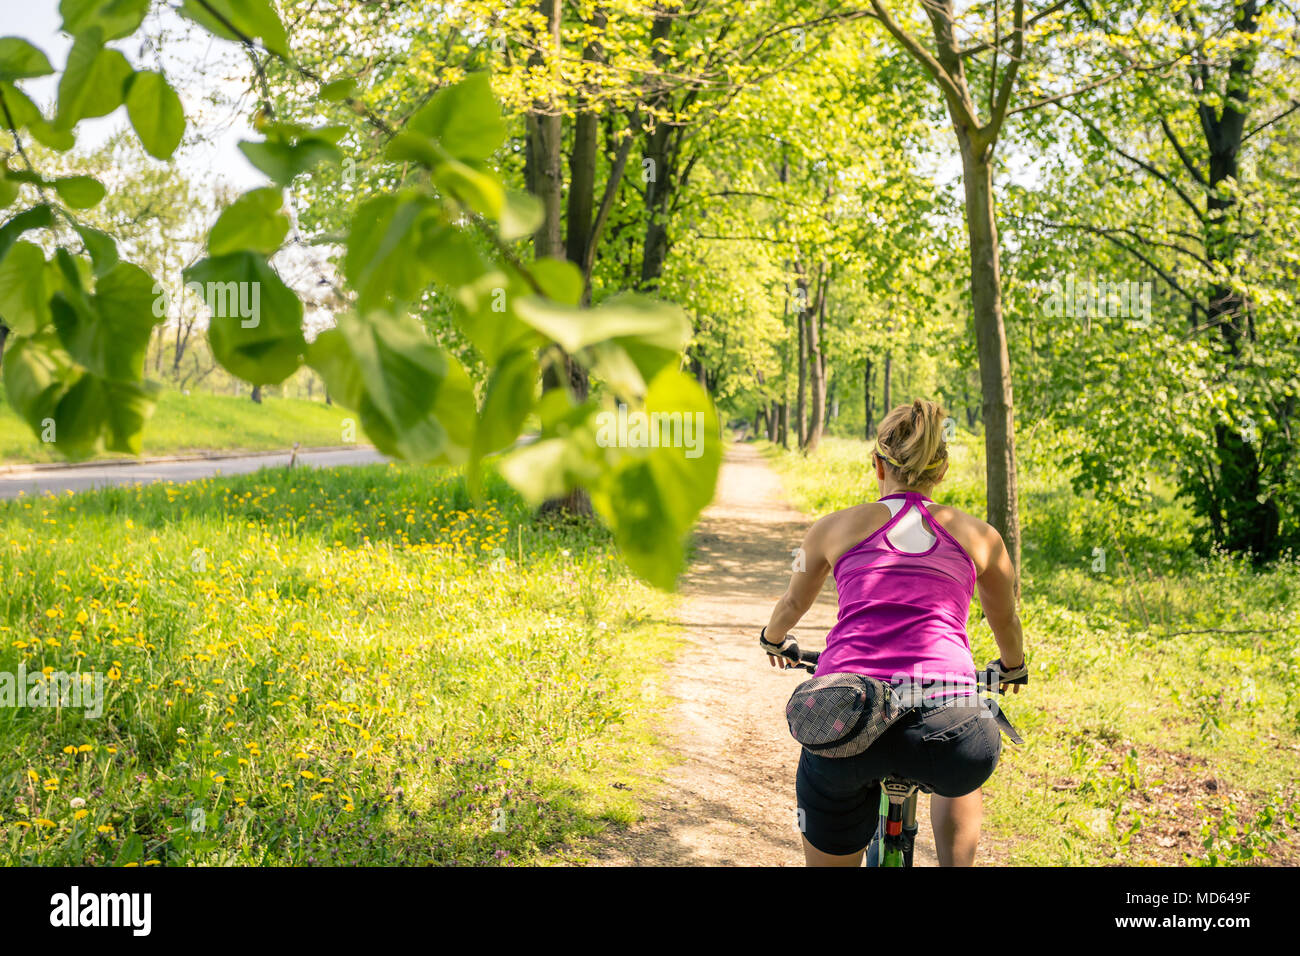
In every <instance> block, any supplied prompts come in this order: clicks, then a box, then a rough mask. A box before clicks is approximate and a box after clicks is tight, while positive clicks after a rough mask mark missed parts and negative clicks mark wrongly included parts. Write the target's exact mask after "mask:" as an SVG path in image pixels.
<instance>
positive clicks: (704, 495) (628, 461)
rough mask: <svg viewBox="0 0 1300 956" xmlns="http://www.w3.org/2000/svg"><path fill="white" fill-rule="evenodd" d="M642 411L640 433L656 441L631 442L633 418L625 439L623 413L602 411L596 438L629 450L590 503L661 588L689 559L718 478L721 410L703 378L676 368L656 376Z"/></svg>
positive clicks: (631, 562) (636, 567)
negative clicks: (691, 537)
mask: <svg viewBox="0 0 1300 956" xmlns="http://www.w3.org/2000/svg"><path fill="white" fill-rule="evenodd" d="M641 411H642V413H643V414H644V416H645V418H644V419H643V421H645V422H646V423H647V424H648V425H649V428H648V429H647V434H644V435H643V436H641V437H642V438H649V439H650V441H651V442H654V441H657V442H658V445H659V447H645V444H644V443H639V442H637V441H634V440H633V435H634V432H633V430H632V427H631V426H630V424H629V426H628V428H627V434H626V438H627V443H626V444H625V443H624V441H623V439H624V437H625V436H624V435H622V434H621V433H620V431H621V429H620V428H619V427H618V426H617V419H618V416H617V415H616V413H614V412H611V411H606V412H604V413H603V417H602V419H601V420H600V423H599V427H598V431H597V440H598V442H599V443H600V444H601V445H602V446H604V447H607V448H608V447H616V446H617V447H626V448H627V449H628V450H627V452H625V453H624V454H623V455H622V456H621V457H620V460H619V462H618V464H617V465H616V466H615V468H614V470H613V472H612V473H611V474H610V475H609V476H608V477H607V478H605V480H603V481H602V482H600V483H599V484H598V485H597V486H595V487H593V488H592V489H591V501H592V505H593V507H595V508H596V510H597V511H598V512H599V513H600V514H601V516H602V517H603V518H604V519H605V520H606V521H607V522H608V523H609V524H610V526H611V528H612V529H613V531H614V538H615V540H616V541H617V542H618V545H619V549H620V550H621V551H622V553H623V557H624V560H626V561H627V564H628V567H630V568H631V569H632V570H633V571H635V572H636V573H637V574H639V575H641V576H642V577H643V578H645V579H646V580H647V581H649V582H650V583H651V584H654V585H655V586H656V587H660V588H665V589H671V588H673V587H674V586H675V584H676V579H677V576H678V575H679V574H680V573H681V570H682V568H683V567H684V565H685V560H686V535H687V534H688V532H689V531H690V529H691V526H692V525H693V524H694V522H695V520H696V518H697V517H698V516H699V513H700V512H701V511H702V510H703V509H704V508H705V506H707V505H708V503H709V502H710V501H711V500H712V499H713V494H714V491H715V487H716V484H717V477H718V468H719V466H720V464H721V460H722V443H721V439H720V435H719V430H718V419H717V413H716V412H715V411H714V409H713V405H712V403H711V402H710V401H709V397H708V395H707V394H706V393H705V392H704V390H703V389H702V388H700V386H699V384H698V383H696V382H695V381H694V380H692V379H691V378H690V377H689V376H687V375H684V374H682V373H681V372H679V371H678V370H677V369H676V368H668V369H665V370H664V371H663V372H661V373H660V374H659V375H657V376H656V377H655V378H654V380H653V381H651V383H650V387H649V389H648V391H647V393H646V402H645V407H644V409H643V410H641ZM629 417H630V416H629ZM656 426H657V427H656ZM652 436H653V437H652Z"/></svg>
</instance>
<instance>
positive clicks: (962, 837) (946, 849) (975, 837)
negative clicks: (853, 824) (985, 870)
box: [805, 790, 984, 866]
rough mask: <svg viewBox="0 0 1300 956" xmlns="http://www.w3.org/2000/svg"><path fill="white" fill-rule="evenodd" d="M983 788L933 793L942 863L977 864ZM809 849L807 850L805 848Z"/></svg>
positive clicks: (933, 819)
mask: <svg viewBox="0 0 1300 956" xmlns="http://www.w3.org/2000/svg"><path fill="white" fill-rule="evenodd" d="M982 794H983V791H981V790H973V791H971V792H970V793H968V794H966V795H965V796H962V797H941V796H939V795H938V794H937V793H936V794H934V795H933V796H932V797H930V824H931V825H932V826H933V827H934V848H935V852H937V853H938V855H939V865H940V866H974V865H975V846H976V844H978V843H979V840H980V822H981V821H982V820H983V819H984V797H983V795H982ZM805 852H806V851H805Z"/></svg>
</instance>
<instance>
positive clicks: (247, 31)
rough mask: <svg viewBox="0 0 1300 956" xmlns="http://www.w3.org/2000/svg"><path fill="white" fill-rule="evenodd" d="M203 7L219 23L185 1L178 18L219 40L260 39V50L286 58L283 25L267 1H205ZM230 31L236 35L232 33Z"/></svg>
mask: <svg viewBox="0 0 1300 956" xmlns="http://www.w3.org/2000/svg"><path fill="white" fill-rule="evenodd" d="M206 5H207V7H211V8H212V10H215V11H216V12H217V13H218V14H220V19H218V18H217V17H215V16H213V15H212V13H211V12H209V11H208V9H206V8H205V6H204V5H203V4H200V3H198V2H197V0H185V2H184V3H182V4H181V8H180V14H181V16H183V17H187V18H189V19H190V20H193V21H194V22H195V23H197V24H198V25H199V26H201V27H203V28H204V29H205V30H207V31H208V32H209V33H212V34H215V35H216V36H219V37H221V38H222V39H225V40H243V39H244V38H245V37H247V38H249V39H260V40H261V41H262V46H264V47H266V49H267V50H269V51H270V52H272V53H274V54H275V55H276V56H282V57H288V55H289V44H288V40H287V38H286V36H285V32H284V24H283V23H281V22H280V17H279V15H278V14H277V13H276V12H275V7H273V6H271V2H270V0H206ZM223 21H224V22H223ZM227 24H229V26H227ZM231 27H234V29H235V31H238V32H232V30H231V29H230V28H231ZM240 34H242V36H241V35H240Z"/></svg>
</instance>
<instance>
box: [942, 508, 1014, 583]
mask: <svg viewBox="0 0 1300 956" xmlns="http://www.w3.org/2000/svg"><path fill="white" fill-rule="evenodd" d="M928 510H929V512H930V514H932V515H934V520H935V521H937V522H939V523H940V524H941V525H943V528H944V530H945V531H947V532H948V533H949V534H950V535H952V536H953V537H954V538H956V539H957V543H958V544H960V545H961V546H962V547H963V548H965V550H966V553H967V554H969V555H970V557H971V560H972V561H974V562H975V569H976V571H977V572H979V573H981V574H982V573H983V572H984V569H985V568H986V567H987V566H988V564H989V562H990V560H991V559H992V558H993V556H994V554H995V553H996V551H997V546H998V544H999V543H1000V542H1001V541H1002V536H1001V535H999V534H998V532H997V529H996V528H994V527H993V526H992V525H991V524H989V523H988V522H987V521H984V520H983V519H981V518H977V517H975V516H974V515H970V514H967V513H966V512H964V511H962V510H960V509H958V508H954V507H953V506H952V505H940V504H935V505H930V506H929V508H928Z"/></svg>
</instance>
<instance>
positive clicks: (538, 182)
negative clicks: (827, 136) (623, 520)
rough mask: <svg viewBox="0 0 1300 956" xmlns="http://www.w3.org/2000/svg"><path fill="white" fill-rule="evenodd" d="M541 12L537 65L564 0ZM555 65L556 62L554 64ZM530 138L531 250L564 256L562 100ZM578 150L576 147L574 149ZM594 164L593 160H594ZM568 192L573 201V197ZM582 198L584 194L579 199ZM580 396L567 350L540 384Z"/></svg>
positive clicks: (581, 511)
mask: <svg viewBox="0 0 1300 956" xmlns="http://www.w3.org/2000/svg"><path fill="white" fill-rule="evenodd" d="M537 9H538V12H539V13H541V15H542V17H543V18H544V19H545V21H546V36H544V37H542V36H539V37H538V38H537V39H538V49H537V50H534V51H533V54H532V56H530V57H529V60H528V63H529V66H530V67H533V68H534V69H540V68H543V67H545V66H546V57H545V56H544V55H543V54H542V52H541V49H542V47H543V45H547V44H549V46H550V48H551V49H552V50H553V51H554V53H555V55H556V56H557V57H558V55H559V53H560V43H561V37H560V14H561V3H560V0H538V4H537ZM552 68H553V69H556V68H558V67H557V65H555V64H553V65H552ZM526 131H527V139H526V142H525V153H524V181H525V183H526V185H527V187H528V189H529V191H530V192H531V193H533V195H535V196H536V197H537V198H538V200H539V201H540V202H541V204H542V222H541V225H539V226H538V227H537V231H536V232H535V233H533V252H534V254H535V255H536V256H537V258H539V259H540V258H543V257H545V256H551V257H554V258H557V259H558V258H566V252H567V250H566V248H565V243H564V240H563V238H562V231H561V224H562V210H563V204H562V200H563V196H564V163H563V152H562V145H563V137H564V130H563V127H562V125H561V111H560V107H559V104H556V103H551V102H546V101H541V100H539V101H537V102H534V103H533V106H532V109H531V110H529V113H528V117H527V121H526ZM575 152H576V151H575ZM591 165H593V166H594V161H593V163H592V164H591ZM574 201H575V199H574V197H573V196H570V202H571V203H572V202H574ZM576 201H577V202H578V203H581V197H577V200H576ZM566 379H567V384H568V387H569V388H570V389H571V390H572V391H573V392H574V394H575V397H577V398H578V400H579V401H581V400H582V399H584V398H585V397H586V390H587V376H586V373H585V372H583V370H582V369H581V367H579V366H578V365H577V364H576V363H575V362H574V361H573V360H572V359H571V358H570V357H569V356H568V355H565V356H564V357H563V358H562V359H561V360H560V362H558V363H556V364H552V365H550V366H548V367H547V368H546V370H545V372H543V374H542V390H543V391H551V390H553V389H556V388H562V387H564V385H565V384H566V381H565V380H566ZM541 510H542V512H543V513H545V512H554V511H567V512H570V513H573V514H577V515H589V514H591V499H590V497H589V496H588V495H587V493H586V491H584V490H583V489H581V488H575V489H574V490H573V491H571V492H570V493H569V494H568V495H567V496H566V497H564V498H560V499H556V500H553V501H548V502H546V503H545V504H543V505H542V508H541Z"/></svg>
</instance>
